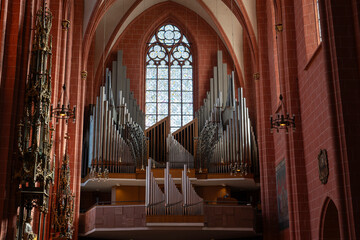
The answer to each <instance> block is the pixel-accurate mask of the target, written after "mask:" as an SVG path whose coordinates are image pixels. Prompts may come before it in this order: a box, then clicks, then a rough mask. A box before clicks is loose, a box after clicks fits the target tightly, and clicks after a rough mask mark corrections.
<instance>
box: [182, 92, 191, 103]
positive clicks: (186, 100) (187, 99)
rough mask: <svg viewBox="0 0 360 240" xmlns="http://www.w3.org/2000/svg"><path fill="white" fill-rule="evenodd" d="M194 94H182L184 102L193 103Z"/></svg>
mask: <svg viewBox="0 0 360 240" xmlns="http://www.w3.org/2000/svg"><path fill="white" fill-rule="evenodd" d="M192 98H193V94H192V92H182V101H183V102H186V103H192V102H193V100H192Z"/></svg>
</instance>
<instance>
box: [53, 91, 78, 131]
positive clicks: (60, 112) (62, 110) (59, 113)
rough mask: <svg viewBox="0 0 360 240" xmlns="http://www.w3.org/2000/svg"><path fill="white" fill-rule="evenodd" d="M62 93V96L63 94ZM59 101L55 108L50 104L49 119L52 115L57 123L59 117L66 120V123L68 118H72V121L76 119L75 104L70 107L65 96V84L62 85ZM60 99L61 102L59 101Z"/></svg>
mask: <svg viewBox="0 0 360 240" xmlns="http://www.w3.org/2000/svg"><path fill="white" fill-rule="evenodd" d="M63 95H64V96H63ZM59 99H60V100H59V102H58V104H57V106H56V108H53V105H51V108H50V112H51V117H50V120H51V119H52V118H53V117H54V118H56V123H59V119H64V120H65V121H66V124H67V123H68V119H70V118H72V119H73V122H75V120H76V115H75V113H76V105H75V106H74V107H73V109H70V104H69V102H67V101H68V99H67V97H66V84H64V85H63V87H62V91H61V95H60V98H59ZM61 100H63V102H62V103H61ZM64 102H67V104H64Z"/></svg>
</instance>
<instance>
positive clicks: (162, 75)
mask: <svg viewBox="0 0 360 240" xmlns="http://www.w3.org/2000/svg"><path fill="white" fill-rule="evenodd" d="M168 73H169V72H168V67H167V66H165V67H159V68H158V77H159V79H167V78H168Z"/></svg>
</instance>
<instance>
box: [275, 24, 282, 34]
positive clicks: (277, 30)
mask: <svg viewBox="0 0 360 240" xmlns="http://www.w3.org/2000/svg"><path fill="white" fill-rule="evenodd" d="M275 30H276V32H282V31H283V25H282V23H278V24H276V25H275Z"/></svg>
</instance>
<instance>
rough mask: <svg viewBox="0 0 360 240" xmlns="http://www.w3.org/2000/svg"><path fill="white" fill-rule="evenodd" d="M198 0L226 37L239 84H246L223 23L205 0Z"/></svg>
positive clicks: (225, 41) (224, 37)
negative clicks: (222, 25)
mask: <svg viewBox="0 0 360 240" xmlns="http://www.w3.org/2000/svg"><path fill="white" fill-rule="evenodd" d="M196 1H198V3H199V4H200V5H201V6H202V8H203V9H204V10H205V11H206V12H207V14H209V16H210V18H211V19H212V20H213V22H214V23H215V25H216V27H217V28H218V29H219V32H220V35H221V37H222V39H224V45H225V46H226V48H227V49H228V51H229V54H230V56H231V58H232V60H233V62H234V64H235V70H236V72H235V74H236V76H237V77H238V79H239V85H240V86H245V84H244V83H245V82H244V78H243V74H242V69H241V67H240V64H239V60H238V58H237V57H236V54H235V51H234V49H233V47H232V45H231V42H230V40H229V38H228V37H227V36H226V33H225V31H224V29H223V28H222V27H221V24H220V23H219V21H218V20H217V18H216V17H215V15H214V14H213V13H212V12H211V10H210V9H209V7H208V6H207V5H206V4H205V3H204V2H203V0H196Z"/></svg>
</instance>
